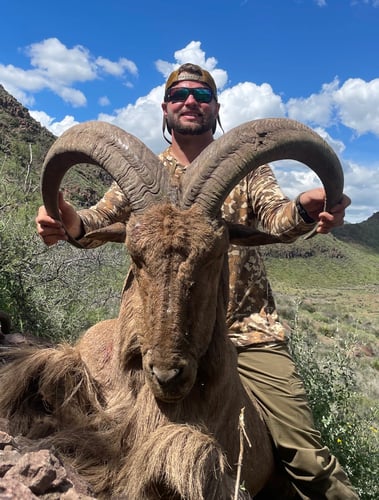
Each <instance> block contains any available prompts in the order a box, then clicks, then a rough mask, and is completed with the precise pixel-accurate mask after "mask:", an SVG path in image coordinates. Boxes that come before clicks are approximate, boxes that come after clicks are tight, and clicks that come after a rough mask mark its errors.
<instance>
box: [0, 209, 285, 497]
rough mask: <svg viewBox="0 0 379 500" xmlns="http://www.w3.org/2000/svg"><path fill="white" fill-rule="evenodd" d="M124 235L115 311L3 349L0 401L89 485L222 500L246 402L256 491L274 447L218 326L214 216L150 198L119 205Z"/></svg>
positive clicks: (221, 237)
mask: <svg viewBox="0 0 379 500" xmlns="http://www.w3.org/2000/svg"><path fill="white" fill-rule="evenodd" d="M127 235H128V236H127V240H126V247H127V250H128V252H129V254H130V256H131V269H130V273H129V276H128V278H127V280H126V283H125V287H124V290H123V295H122V300H121V308H120V314H119V317H118V318H117V319H115V320H108V321H105V322H101V323H99V324H98V325H95V326H94V327H92V328H91V329H90V330H88V332H87V333H86V334H85V335H84V336H83V338H82V339H80V341H79V342H78V344H77V345H76V346H74V347H70V346H58V347H57V348H55V349H33V350H30V349H29V350H20V351H18V352H17V353H14V354H13V357H14V359H13V360H11V361H10V362H9V363H8V364H7V365H6V366H5V367H4V368H2V369H1V372H0V383H1V385H2V388H4V390H3V391H2V393H1V394H0V414H1V415H3V416H7V417H9V418H10V419H11V420H12V426H13V431H17V432H20V433H22V434H27V435H29V436H31V437H34V438H39V439H42V438H44V440H43V441H42V443H41V444H44V445H47V444H48V445H54V446H55V447H56V448H57V449H59V450H60V451H61V453H62V455H63V456H65V457H66V458H67V459H69V460H70V462H71V463H72V464H73V465H74V466H75V467H76V468H77V469H78V470H79V471H80V473H81V474H82V475H83V476H84V477H85V478H86V479H88V480H89V481H90V482H91V484H92V485H93V487H94V489H95V491H96V493H97V494H98V495H99V497H104V498H111V497H112V496H114V498H126V499H133V500H155V499H159V498H163V499H166V500H170V499H172V500H184V499H185V500H202V499H204V500H213V499H215V500H216V499H217V500H222V499H230V498H232V496H233V491H234V482H235V475H236V464H237V461H238V454H239V430H238V422H239V415H240V411H241V409H242V408H245V425H246V433H247V435H248V437H249V440H250V441H251V444H252V446H251V448H249V446H248V445H247V443H246V444H245V453H244V456H243V467H242V480H243V481H244V483H245V485H246V487H247V489H248V490H249V492H250V493H251V494H256V493H257V492H259V491H260V490H262V488H264V486H265V485H266V484H267V483H268V481H269V480H270V478H271V476H272V474H273V472H274V459H273V454H272V447H271V442H270V439H269V436H268V434H267V431H266V428H265V425H264V423H263V419H262V417H261V415H260V412H259V410H258V407H257V406H256V404H255V403H254V402H252V401H251V399H250V397H249V396H248V394H247V392H246V391H245V390H244V388H243V386H242V384H241V382H240V379H239V376H238V373H237V356H236V351H235V348H234V346H233V345H232V344H231V342H230V341H229V340H228V338H227V334H226V326H225V316H226V305H227V300H228V277H227V257H226V252H227V249H228V245H229V239H228V233H227V229H226V227H225V226H224V224H223V222H222V221H219V220H216V221H209V220H208V219H207V218H205V217H204V216H203V214H202V212H201V211H200V209H198V208H197V207H196V206H194V207H193V208H191V209H189V210H187V211H185V212H182V211H180V210H179V209H177V208H175V207H173V206H171V205H160V206H158V205H157V206H154V207H153V208H151V209H149V210H148V211H146V212H145V213H144V214H142V215H138V216H132V217H131V218H130V221H129V223H128V225H127ZM262 498H264V497H262ZM267 498H276V497H275V495H273V494H272V493H271V494H270V496H268V497H267ZM277 498H284V496H283V495H282V493H280V494H278V497H277Z"/></svg>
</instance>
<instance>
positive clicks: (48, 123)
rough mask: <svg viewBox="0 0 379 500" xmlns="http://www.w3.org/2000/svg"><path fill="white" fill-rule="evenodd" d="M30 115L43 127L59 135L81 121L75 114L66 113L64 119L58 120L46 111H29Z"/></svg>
mask: <svg viewBox="0 0 379 500" xmlns="http://www.w3.org/2000/svg"><path fill="white" fill-rule="evenodd" d="M29 113H30V116H31V117H32V118H34V119H35V120H36V121H37V122H39V123H40V124H41V125H42V126H43V127H46V128H47V129H48V130H50V132H51V133H53V134H54V135H56V136H57V137H58V136H60V135H61V134H63V132H64V131H65V130H67V129H69V128H70V127H72V126H74V125H77V124H78V123H79V122H77V121H76V120H75V118H74V117H73V116H69V115H66V116H65V117H64V118H63V120H61V121H60V122H56V121H55V118H53V117H51V116H49V115H48V114H47V113H45V112H44V111H29Z"/></svg>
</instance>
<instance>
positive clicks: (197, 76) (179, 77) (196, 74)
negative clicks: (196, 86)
mask: <svg viewBox="0 0 379 500" xmlns="http://www.w3.org/2000/svg"><path fill="white" fill-rule="evenodd" d="M183 80H188V81H193V82H200V83H205V84H206V85H208V87H209V88H210V89H211V90H212V92H213V94H214V97H215V99H217V87H216V83H215V81H214V80H213V77H212V75H211V74H210V73H209V72H208V71H207V70H205V69H203V68H201V67H200V66H198V65H197V64H192V63H186V64H182V65H181V66H180V67H179V68H178V69H176V70H175V71H173V72H172V73H171V74H170V76H169V77H168V79H167V82H166V86H165V92H166V91H167V90H168V89H169V88H170V87H172V86H173V85H174V83H176V82H180V81H183Z"/></svg>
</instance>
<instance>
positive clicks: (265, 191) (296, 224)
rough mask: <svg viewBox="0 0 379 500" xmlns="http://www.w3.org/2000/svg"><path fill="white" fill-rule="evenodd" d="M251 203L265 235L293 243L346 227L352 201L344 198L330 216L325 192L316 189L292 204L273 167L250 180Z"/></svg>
mask: <svg viewBox="0 0 379 500" xmlns="http://www.w3.org/2000/svg"><path fill="white" fill-rule="evenodd" d="M248 191H249V193H248V196H249V203H250V204H251V206H252V209H253V212H254V213H255V214H256V216H257V220H258V222H259V224H260V225H261V227H262V229H263V231H265V232H267V233H270V234H274V235H277V236H278V237H279V238H280V239H281V240H282V241H283V242H291V241H294V240H295V239H296V238H298V237H299V236H301V235H302V234H305V233H307V232H309V231H311V230H312V229H313V228H314V227H315V225H316V224H317V232H318V233H328V232H330V231H331V230H332V229H333V228H334V227H337V226H340V225H342V224H343V219H344V216H345V208H346V207H347V206H349V205H350V203H351V200H350V198H349V197H348V196H346V195H343V197H342V200H341V202H340V203H339V204H338V205H336V206H335V207H332V208H331V209H330V210H329V212H326V211H325V210H324V205H325V190H324V189H323V188H315V189H311V190H309V191H305V192H303V193H301V194H300V195H299V196H298V197H297V198H296V199H295V200H290V199H289V198H288V197H287V196H285V195H284V194H283V192H282V191H281V189H280V187H279V184H278V182H277V180H276V178H275V175H274V173H273V171H272V170H271V168H270V166H269V165H263V166H262V167H259V168H258V169H257V170H255V171H254V172H253V173H252V174H251V175H250V176H249V179H248Z"/></svg>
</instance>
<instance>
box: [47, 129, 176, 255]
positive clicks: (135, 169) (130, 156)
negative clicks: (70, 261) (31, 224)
mask: <svg viewBox="0 0 379 500" xmlns="http://www.w3.org/2000/svg"><path fill="white" fill-rule="evenodd" d="M78 163H88V164H91V165H97V166H99V167H101V168H102V169H104V170H105V171H106V172H107V173H108V174H109V175H110V176H111V177H112V178H113V179H114V180H115V181H116V182H117V184H118V185H119V186H120V188H121V189H122V191H123V192H124V193H125V196H126V197H127V199H128V201H129V203H130V206H131V208H132V210H133V212H135V213H138V212H143V211H144V210H145V209H146V208H147V207H148V206H150V205H151V204H153V203H157V202H158V201H161V200H163V199H164V198H165V197H166V196H167V193H168V185H169V176H168V172H167V170H166V169H165V168H164V167H163V165H162V163H161V161H160V160H159V158H158V157H157V156H156V155H155V154H154V153H153V152H152V151H151V150H150V149H149V148H148V147H147V146H145V144H144V143H143V142H141V141H140V140H139V139H137V138H136V137H134V136H133V135H131V134H129V133H127V132H125V131H124V130H122V129H121V128H119V127H117V126H115V125H112V124H110V123H106V122H100V121H89V122H84V123H81V124H80V125H75V126H73V127H71V128H70V129H68V130H67V131H66V132H64V133H63V134H62V135H61V136H60V137H59V138H58V139H57V140H56V141H55V143H54V144H53V145H52V147H51V148H50V150H49V151H48V153H47V155H46V158H45V161H44V164H43V171H42V178H41V193H42V198H43V203H44V205H45V207H46V210H47V212H48V214H49V215H50V216H51V217H53V218H54V219H57V220H61V219H60V214H59V208H58V192H59V187H60V184H61V182H62V179H63V177H64V175H65V174H66V172H67V171H68V170H69V169H70V168H71V167H72V166H73V165H76V164H78ZM69 241H70V243H72V244H73V245H75V246H79V247H80V245H79V244H78V243H77V242H76V241H75V240H69Z"/></svg>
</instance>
